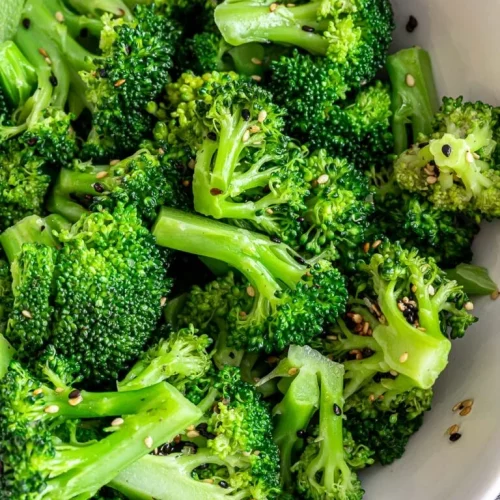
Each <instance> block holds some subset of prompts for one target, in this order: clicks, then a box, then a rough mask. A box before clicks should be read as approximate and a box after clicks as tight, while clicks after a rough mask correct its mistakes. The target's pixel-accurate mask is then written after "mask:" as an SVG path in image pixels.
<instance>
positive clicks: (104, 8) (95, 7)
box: [66, 0, 131, 19]
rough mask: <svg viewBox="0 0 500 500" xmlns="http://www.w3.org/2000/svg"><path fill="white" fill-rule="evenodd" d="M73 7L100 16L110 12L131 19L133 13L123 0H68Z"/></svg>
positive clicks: (81, 12)
mask: <svg viewBox="0 0 500 500" xmlns="http://www.w3.org/2000/svg"><path fill="white" fill-rule="evenodd" d="M66 1H67V3H68V4H69V6H70V7H71V8H73V9H74V10H75V11H77V12H79V13H80V14H83V15H88V16H89V17H96V18H100V17H101V16H102V15H103V14H105V13H108V14H112V15H113V16H116V17H124V18H126V19H130V17H131V13H130V10H129V8H128V7H127V5H126V3H125V2H122V1H121V0H66Z"/></svg>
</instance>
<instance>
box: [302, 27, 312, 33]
mask: <svg viewBox="0 0 500 500" xmlns="http://www.w3.org/2000/svg"><path fill="white" fill-rule="evenodd" d="M302 31H305V32H306V33H314V31H315V30H314V28H313V27H312V26H302Z"/></svg>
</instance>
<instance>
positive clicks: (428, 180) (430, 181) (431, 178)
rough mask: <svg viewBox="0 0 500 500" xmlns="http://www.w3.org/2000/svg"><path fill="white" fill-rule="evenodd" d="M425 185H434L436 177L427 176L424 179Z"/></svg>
mask: <svg viewBox="0 0 500 500" xmlns="http://www.w3.org/2000/svg"><path fill="white" fill-rule="evenodd" d="M426 181H427V184H436V182H437V177H436V176H434V175H429V176H428V177H427V179H426Z"/></svg>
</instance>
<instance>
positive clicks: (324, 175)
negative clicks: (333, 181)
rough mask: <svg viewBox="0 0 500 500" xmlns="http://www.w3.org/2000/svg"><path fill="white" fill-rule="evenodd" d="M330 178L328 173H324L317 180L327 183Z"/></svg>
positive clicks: (320, 182) (319, 182)
mask: <svg viewBox="0 0 500 500" xmlns="http://www.w3.org/2000/svg"><path fill="white" fill-rule="evenodd" d="M328 180H329V177H328V175H326V174H323V175H320V176H319V177H318V178H317V179H316V182H317V183H318V184H326V183H327V182H328Z"/></svg>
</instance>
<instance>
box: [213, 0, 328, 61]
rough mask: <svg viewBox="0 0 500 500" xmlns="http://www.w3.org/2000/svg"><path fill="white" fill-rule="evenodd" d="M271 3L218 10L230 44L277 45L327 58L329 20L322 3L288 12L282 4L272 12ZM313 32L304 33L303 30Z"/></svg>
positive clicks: (239, 3) (237, 4)
mask: <svg viewBox="0 0 500 500" xmlns="http://www.w3.org/2000/svg"><path fill="white" fill-rule="evenodd" d="M271 3H272V2H271V1H268V2H265V3H264V4H260V5H257V4H252V3H251V2H244V1H243V2H242V1H233V2H232V1H229V2H224V3H222V4H220V5H219V6H218V7H217V8H216V9H215V22H216V24H217V26H218V28H219V30H220V31H221V33H222V36H223V37H224V39H225V40H226V42H227V43H229V44H231V45H235V46H238V45H242V44H244V43H249V42H274V43H282V44H287V45H293V46H296V47H301V48H303V49H304V50H307V51H308V52H311V53H312V54H317V55H323V56H324V55H326V53H327V50H328V45H329V44H328V40H327V39H326V38H325V37H324V36H323V33H324V32H325V31H327V30H328V24H329V20H328V19H324V18H323V19H320V18H319V12H318V11H319V9H320V7H321V3H320V2H315V1H313V2H307V3H305V4H302V5H298V6H295V7H293V8H288V7H286V6H285V5H283V4H278V6H277V8H276V9H274V10H273V11H270V8H269V7H270V5H271ZM304 26H305V27H306V28H311V30H307V31H306V30H304V29H303V27H304Z"/></svg>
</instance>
